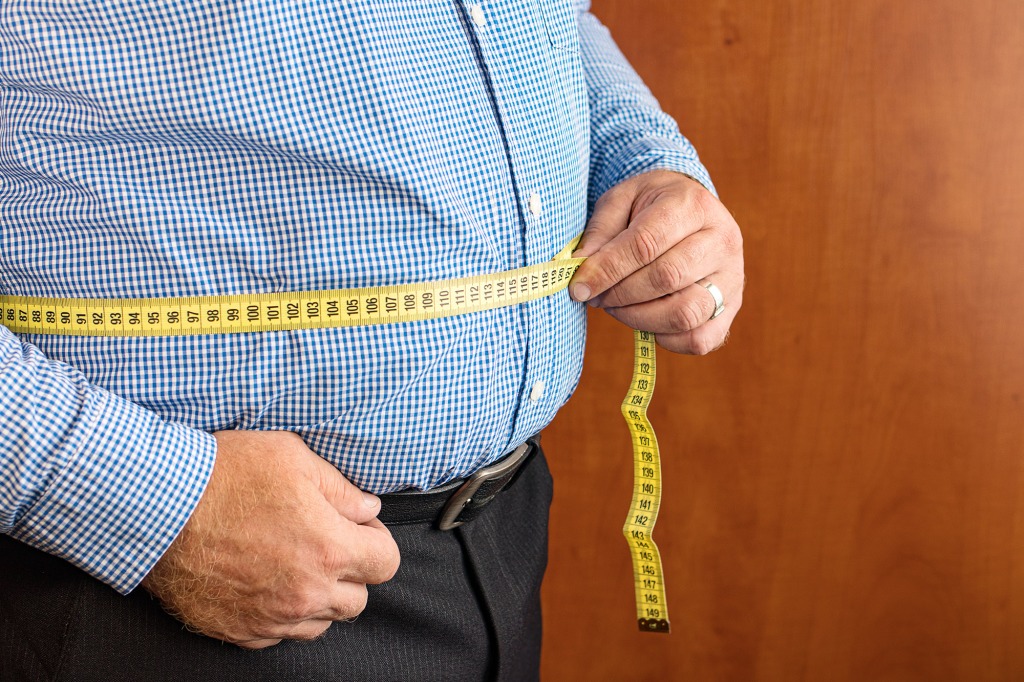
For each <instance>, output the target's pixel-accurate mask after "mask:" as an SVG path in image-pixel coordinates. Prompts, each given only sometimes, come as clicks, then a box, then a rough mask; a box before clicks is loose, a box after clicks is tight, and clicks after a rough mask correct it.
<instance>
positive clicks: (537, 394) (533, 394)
mask: <svg viewBox="0 0 1024 682" xmlns="http://www.w3.org/2000/svg"><path fill="white" fill-rule="evenodd" d="M543 397H544V380H543V379H540V380H538V381H537V383H535V384H534V385H533V388H531V389H530V400H531V401H533V402H537V401H538V400H540V399H541V398H543Z"/></svg>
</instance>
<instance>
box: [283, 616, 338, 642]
mask: <svg viewBox="0 0 1024 682" xmlns="http://www.w3.org/2000/svg"><path fill="white" fill-rule="evenodd" d="M332 625H334V621H333V620H331V619H329V618H326V619H312V620H307V621H303V622H301V623H299V624H298V625H295V626H293V627H292V628H291V629H289V630H288V632H287V634H285V635H284V637H283V639H298V640H302V641H307V642H308V641H309V640H311V639H316V638H317V637H320V636H321V635H323V634H324V633H325V632H327V630H328V629H329V628H330V627H331V626H332Z"/></svg>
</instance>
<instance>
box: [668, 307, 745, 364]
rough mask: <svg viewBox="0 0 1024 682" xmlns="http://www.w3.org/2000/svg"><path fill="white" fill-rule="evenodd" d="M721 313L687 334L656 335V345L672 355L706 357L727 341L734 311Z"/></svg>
mask: <svg viewBox="0 0 1024 682" xmlns="http://www.w3.org/2000/svg"><path fill="white" fill-rule="evenodd" d="M726 311H727V312H724V313H722V314H721V315H720V316H718V317H716V318H715V319H714V320H711V321H710V322H708V323H706V324H703V325H701V326H700V327H697V328H696V329H694V330H692V331H688V332H680V333H678V334H657V335H656V336H655V338H656V340H657V342H658V345H659V346H661V347H662V348H664V349H666V350H669V351H672V352H673V353H685V354H687V355H707V354H708V353H710V352H712V351H716V350H718V349H719V348H721V347H722V346H724V345H725V343H726V342H727V341H728V340H729V329H730V327H731V325H732V321H733V319H734V318H735V317H736V311H735V310H734V311H732V312H729V311H728V308H727V309H726Z"/></svg>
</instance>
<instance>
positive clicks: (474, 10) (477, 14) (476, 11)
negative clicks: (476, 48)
mask: <svg viewBox="0 0 1024 682" xmlns="http://www.w3.org/2000/svg"><path fill="white" fill-rule="evenodd" d="M469 16H471V17H472V18H473V23H474V24H476V25H477V26H479V27H480V28H483V27H484V26H485V25H486V24H487V17H486V16H484V10H483V8H482V7H480V5H470V6H469Z"/></svg>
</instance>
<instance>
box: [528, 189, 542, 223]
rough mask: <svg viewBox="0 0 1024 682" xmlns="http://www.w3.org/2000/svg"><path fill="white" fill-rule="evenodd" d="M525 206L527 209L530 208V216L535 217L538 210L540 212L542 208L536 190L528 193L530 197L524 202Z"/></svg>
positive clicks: (537, 214)
mask: <svg viewBox="0 0 1024 682" xmlns="http://www.w3.org/2000/svg"><path fill="white" fill-rule="evenodd" d="M526 207H527V208H528V209H530V214H531V215H532V216H533V217H534V218H536V217H537V216H539V215H540V212H541V210H542V208H543V207H542V206H541V203H540V195H539V194H537V193H536V192H534V193H533V194H531V195H530V199H529V200H528V201H527V202H526Z"/></svg>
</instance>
